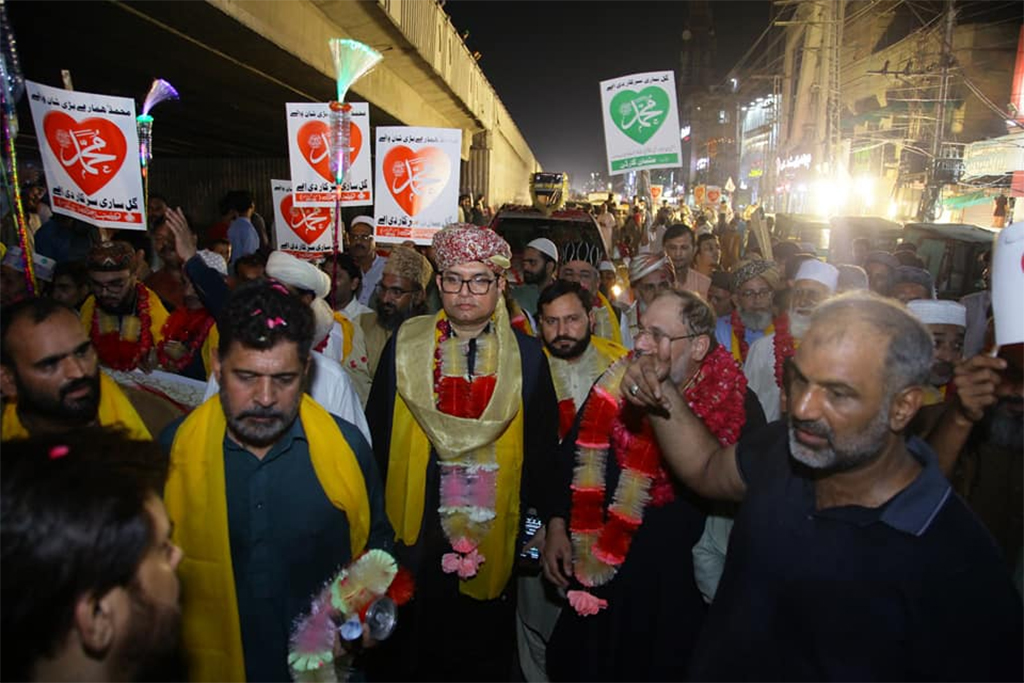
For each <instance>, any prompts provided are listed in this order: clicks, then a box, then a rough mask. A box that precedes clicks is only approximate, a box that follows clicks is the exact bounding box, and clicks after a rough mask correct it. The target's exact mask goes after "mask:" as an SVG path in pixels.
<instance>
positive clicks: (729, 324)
mask: <svg viewBox="0 0 1024 683" xmlns="http://www.w3.org/2000/svg"><path fill="white" fill-rule="evenodd" d="M782 286H785V284H784V283H783V282H782V275H781V273H780V272H779V268H778V267H777V266H776V265H775V262H774V261H763V260H751V261H746V262H745V263H741V264H739V265H738V266H737V267H736V269H735V270H733V275H732V300H733V303H734V304H735V305H736V307H735V308H734V309H733V311H732V313H731V314H730V315H729V316H727V317H723V318H719V319H718V323H717V324H716V325H715V339H717V340H718V343H719V344H721V345H722V346H724V347H725V348H727V349H729V351H730V352H731V353H732V356H733V358H735V359H736V360H737V362H739V363H743V362H745V361H746V360H747V353H748V352H749V351H750V345H751V344H753V343H754V342H755V341H757V340H758V339H760V338H761V337H763V336H764V335H766V334H771V333H772V332H774V331H775V323H776V321H775V320H774V318H773V316H774V310H773V308H772V305H773V303H774V299H775V293H776V292H777V291H778V290H779V288H780V287H782Z"/></svg>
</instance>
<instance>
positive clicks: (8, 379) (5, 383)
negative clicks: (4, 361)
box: [0, 365, 18, 399]
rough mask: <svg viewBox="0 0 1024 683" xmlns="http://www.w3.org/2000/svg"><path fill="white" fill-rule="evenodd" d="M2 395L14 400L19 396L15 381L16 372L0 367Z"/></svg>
mask: <svg viewBox="0 0 1024 683" xmlns="http://www.w3.org/2000/svg"><path fill="white" fill-rule="evenodd" d="M0 394H2V395H3V397H4V398H9V399H13V398H16V397H17V395H18V384H17V382H15V381H14V370H12V369H11V368H9V367H7V366H6V365H0Z"/></svg>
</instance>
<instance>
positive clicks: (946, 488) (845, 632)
mask: <svg viewBox="0 0 1024 683" xmlns="http://www.w3.org/2000/svg"><path fill="white" fill-rule="evenodd" d="M931 347H932V342H931V338H930V335H929V334H928V332H927V330H925V329H924V327H923V326H922V325H921V324H920V323H919V322H917V321H916V320H914V319H913V318H912V317H911V316H910V315H909V314H908V313H907V312H906V311H905V310H903V309H902V308H899V307H898V306H896V305H895V304H893V303H890V302H887V301H883V300H881V299H879V298H878V297H876V296H874V295H870V294H866V293H850V294H846V295H843V296H840V297H837V298H836V299H833V300H831V301H829V302H827V303H825V304H823V305H822V306H821V307H819V309H818V310H817V311H816V312H815V313H814V316H813V318H812V322H811V327H810V329H809V330H808V332H807V333H806V335H805V336H804V338H803V341H802V343H801V345H800V348H799V349H798V350H797V353H796V355H795V356H794V358H793V363H792V373H793V374H792V377H791V382H790V389H789V397H788V398H789V401H788V405H789V418H788V423H787V422H776V423H772V424H771V425H769V426H767V427H766V428H765V429H763V430H760V431H759V432H756V433H754V434H751V435H749V436H745V437H744V438H741V439H740V441H739V443H738V444H737V445H736V446H734V447H729V448H721V447H719V444H718V442H717V441H716V440H715V439H714V437H712V436H711V435H710V434H709V433H708V431H707V429H706V428H705V427H704V425H703V423H702V422H701V421H700V420H699V419H697V418H696V417H695V416H694V415H693V413H692V412H691V411H690V410H689V408H688V407H687V406H686V403H685V402H684V401H682V400H681V399H680V396H679V393H678V391H677V390H676V389H675V387H674V386H673V384H672V383H671V382H670V381H666V378H667V376H668V363H667V358H668V356H667V350H665V353H662V352H661V350H659V354H658V355H657V356H645V357H643V358H641V359H639V360H638V361H637V362H636V363H635V364H634V365H633V366H632V367H631V368H630V370H629V371H628V372H627V374H626V377H625V378H624V380H623V382H622V386H623V387H624V391H625V396H626V397H627V399H628V400H630V401H632V402H634V403H635V404H638V405H641V406H646V407H648V408H649V409H651V424H652V426H653V428H654V432H655V434H656V436H657V438H658V442H659V445H660V446H661V450H662V453H663V455H664V457H665V458H666V460H667V461H668V463H669V465H670V466H671V467H672V468H673V470H674V471H675V473H676V474H677V475H678V476H679V477H680V478H681V479H682V480H683V481H684V482H685V483H686V484H687V486H689V487H690V488H692V489H693V490H695V491H697V492H698V493H700V494H701V495H704V496H707V497H709V498H719V499H725V500H736V501H739V500H743V506H742V507H741V509H740V512H739V514H738V516H737V518H736V526H735V528H734V530H733V535H732V540H731V543H730V546H729V557H728V560H727V561H726V565H725V572H724V574H723V576H722V581H721V584H720V586H719V589H718V594H717V596H716V599H715V602H714V604H713V605H712V607H711V611H710V613H709V615H708V619H707V622H706V623H705V629H704V632H703V634H702V636H701V639H700V641H699V642H698V645H697V648H696V650H695V652H694V655H693V658H692V659H691V670H690V673H691V676H692V677H693V678H694V679H695V680H718V679H722V680H741V679H759V680H811V679H814V680H825V679H830V680H834V679H857V680H940V679H941V680H946V679H956V680H1011V679H1012V680H1021V678H1022V650H1024V623H1022V621H1024V620H1022V609H1021V601H1020V597H1019V595H1018V594H1017V593H1016V591H1015V590H1014V588H1013V586H1012V584H1011V581H1010V577H1009V575H1008V573H1007V571H1006V570H1005V569H1004V568H1003V566H1002V565H1001V563H1000V561H999V555H998V551H997V550H996V548H995V545H994V543H993V541H992V539H991V537H990V536H989V535H988V534H987V533H986V532H985V530H984V529H983V528H982V526H981V524H980V523H979V522H978V520H977V519H976V518H975V517H974V516H973V515H972V514H971V513H970V512H969V511H968V510H967V508H966V506H965V505H964V503H963V502H962V501H961V500H960V499H959V498H958V497H957V496H956V495H955V494H953V492H952V490H951V488H950V485H949V483H948V482H947V481H946V479H945V478H944V477H943V476H942V473H941V471H940V470H939V469H938V465H937V462H936V458H935V455H934V453H933V452H932V450H931V449H930V448H929V447H928V446H927V445H926V444H925V443H923V442H922V441H920V440H918V439H916V438H910V439H907V438H906V435H905V430H906V427H907V425H908V423H909V422H910V420H911V419H912V418H913V417H914V415H915V414H916V413H917V410H918V408H919V407H920V405H921V402H922V395H923V391H922V387H923V385H924V383H925V382H926V381H927V379H928V373H929V368H930V364H931V354H932V348H931Z"/></svg>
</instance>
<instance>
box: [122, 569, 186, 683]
mask: <svg viewBox="0 0 1024 683" xmlns="http://www.w3.org/2000/svg"><path fill="white" fill-rule="evenodd" d="M128 594H129V596H130V599H131V610H132V611H131V616H130V617H129V622H128V628H127V634H126V637H125V640H124V642H123V643H122V644H121V646H120V649H119V651H118V653H117V660H118V661H117V669H119V670H120V671H123V672H124V673H126V674H128V675H129V676H130V678H129V680H136V681H169V680H176V679H178V678H180V677H181V676H184V675H187V672H186V671H185V668H184V660H183V658H182V653H181V651H180V649H179V644H180V633H181V606H180V605H161V604H158V603H157V602H155V601H153V600H150V599H149V598H148V597H147V596H146V595H145V594H144V591H143V589H142V588H141V586H139V585H137V584H133V585H131V586H130V587H129V588H128Z"/></svg>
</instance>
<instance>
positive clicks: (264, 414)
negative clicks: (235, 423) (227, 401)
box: [236, 408, 285, 420]
mask: <svg viewBox="0 0 1024 683" xmlns="http://www.w3.org/2000/svg"><path fill="white" fill-rule="evenodd" d="M250 417H255V418H259V419H266V418H273V419H276V420H284V418H285V415H284V413H282V412H281V411H279V410H274V409H273V408H250V409H249V410H243V411H242V412H241V413H239V414H238V417H237V418H236V419H239V420H244V419H246V418H250Z"/></svg>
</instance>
